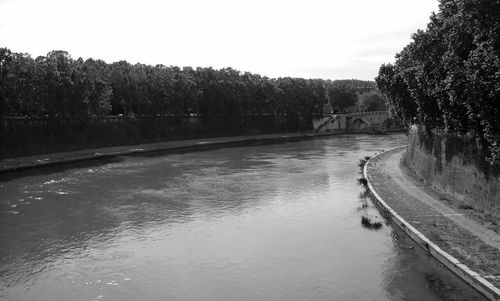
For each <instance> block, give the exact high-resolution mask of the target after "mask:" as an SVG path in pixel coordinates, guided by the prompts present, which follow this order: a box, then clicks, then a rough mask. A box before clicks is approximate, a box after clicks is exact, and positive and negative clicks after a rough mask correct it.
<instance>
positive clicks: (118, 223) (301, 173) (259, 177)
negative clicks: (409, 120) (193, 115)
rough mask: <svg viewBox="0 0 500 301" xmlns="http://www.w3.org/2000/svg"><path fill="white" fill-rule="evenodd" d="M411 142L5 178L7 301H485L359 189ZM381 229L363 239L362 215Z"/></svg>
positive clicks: (192, 156)
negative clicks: (368, 167) (364, 166)
mask: <svg viewBox="0 0 500 301" xmlns="http://www.w3.org/2000/svg"><path fill="white" fill-rule="evenodd" d="M405 140H406V136H404V135H386V136H368V135H359V136H347V135H346V136H334V137H329V138H322V139H311V140H302V141H296V142H286V143H278V144H266V145H249V146H245V147H233V148H229V147H228V148H218V149H212V150H205V151H200V152H190V153H183V154H160V155H154V156H153V155H149V156H134V157H120V158H116V159H113V160H108V161H101V162H87V163H81V164H77V165H68V166H62V167H53V168H46V169H42V170H37V171H30V172H24V173H15V174H10V175H3V176H2V179H1V182H0V198H1V203H0V205H1V207H0V227H1V228H0V230H1V232H0V256H1V257H0V260H1V261H0V276H1V283H0V299H2V300H482V297H481V296H480V295H478V294H477V293H476V292H474V291H473V290H472V289H470V288H469V287H468V286H466V285H465V284H463V283H462V282H461V281H460V280H458V279H457V278H456V277H455V276H454V275H452V274H451V273H449V272H448V271H446V270H445V269H444V268H442V267H441V266H440V265H439V264H437V263H436V262H435V261H434V260H433V259H431V258H429V257H428V256H427V255H426V254H425V253H424V252H423V251H422V250H420V249H419V248H418V247H416V248H413V243H412V241H411V240H409V239H408V238H407V237H406V236H404V234H402V233H401V232H399V231H398V230H396V229H394V228H393V227H392V226H390V225H387V224H385V222H384V220H383V219H382V218H381V217H380V215H379V213H378V211H377V210H376V208H374V207H373V204H372V203H371V201H370V199H369V198H368V197H367V196H366V194H364V193H363V191H364V189H363V187H361V186H359V185H358V184H357V181H356V180H357V178H359V177H360V174H359V171H360V169H359V168H358V166H357V163H358V161H359V159H360V158H362V157H364V156H369V155H373V154H374V153H375V152H379V151H381V150H382V149H387V148H390V147H394V146H399V145H401V144H404V143H405ZM362 216H367V217H369V218H371V219H372V220H373V221H380V222H382V223H383V226H382V228H381V229H379V230H373V229H366V228H364V227H362V225H361V222H360V221H361V217H362Z"/></svg>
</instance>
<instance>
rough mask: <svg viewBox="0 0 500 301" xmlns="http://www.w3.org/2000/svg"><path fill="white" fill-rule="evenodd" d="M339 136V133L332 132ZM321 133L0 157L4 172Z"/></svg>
mask: <svg viewBox="0 0 500 301" xmlns="http://www.w3.org/2000/svg"><path fill="white" fill-rule="evenodd" d="M330 135H335V134H330ZM318 136H328V134H326V135H325V134H322V135H318V134H316V135H315V134H310V133H282V134H268V135H251V136H233V137H219V138H207V139H190V140H177V141H168V142H160V143H149V144H138V145H122V146H114V147H103V148H93V149H84V150H77V151H69V152H60V153H49V154H40V155H35V156H29V157H15V158H7V159H3V160H0V173H4V172H12V171H19V170H25V169H31V168H39V167H43V166H49V165H59V164H66V163H74V162H80V161H88V160H98V159H105V158H112V157H117V156H124V155H134V154H144V153H154V152H168V151H189V150H194V149H196V150H200V149H204V148H211V147H217V146H223V145H224V146H230V145H239V144H241V143H252V142H253V143H258V142H273V141H291V140H296V139H307V138H313V137H318Z"/></svg>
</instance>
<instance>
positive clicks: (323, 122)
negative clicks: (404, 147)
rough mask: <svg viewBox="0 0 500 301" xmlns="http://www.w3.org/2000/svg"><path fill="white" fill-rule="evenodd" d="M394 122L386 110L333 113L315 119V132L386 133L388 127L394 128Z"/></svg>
mask: <svg viewBox="0 0 500 301" xmlns="http://www.w3.org/2000/svg"><path fill="white" fill-rule="evenodd" d="M393 124H394V120H393V119H392V118H391V117H390V116H389V113H387V112H386V111H372V112H358V113H349V114H332V115H327V116H324V117H322V118H314V119H313V128H314V132H315V133H329V132H347V133H359V132H375V133H385V132H386V131H387V129H390V128H392V126H393Z"/></svg>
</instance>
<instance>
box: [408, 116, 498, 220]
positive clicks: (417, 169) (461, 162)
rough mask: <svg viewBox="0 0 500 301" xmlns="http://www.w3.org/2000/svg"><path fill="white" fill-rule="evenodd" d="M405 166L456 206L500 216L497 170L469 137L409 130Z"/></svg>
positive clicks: (415, 129)
mask: <svg viewBox="0 0 500 301" xmlns="http://www.w3.org/2000/svg"><path fill="white" fill-rule="evenodd" d="M405 163H406V165H407V166H408V168H409V169H410V170H411V171H412V172H414V173H415V174H416V175H417V176H419V177H421V178H422V179H424V180H425V181H426V183H427V184H429V185H431V186H433V187H434V188H435V189H437V190H438V191H441V192H443V193H445V194H447V195H449V196H450V197H451V198H452V199H453V200H456V201H457V202H459V206H460V205H461V206H462V208H464V207H463V206H471V207H473V208H474V209H478V210H480V211H481V210H483V211H490V212H491V213H493V214H495V215H497V216H498V214H500V170H499V169H498V168H499V167H498V166H490V165H489V163H488V162H487V161H486V152H485V150H484V149H483V148H482V147H481V145H480V144H479V143H478V142H477V141H476V139H475V138H474V137H472V136H470V135H465V136H458V135H450V134H444V133H440V132H437V131H436V132H434V134H433V135H432V137H428V136H427V135H425V134H424V131H423V130H422V129H421V128H419V127H417V126H412V127H411V129H410V132H409V135H408V148H407V152H406V154H405Z"/></svg>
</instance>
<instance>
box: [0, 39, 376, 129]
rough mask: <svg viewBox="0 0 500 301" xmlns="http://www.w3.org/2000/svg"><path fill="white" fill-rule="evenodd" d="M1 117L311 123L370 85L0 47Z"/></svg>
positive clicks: (349, 105)
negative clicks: (271, 118) (325, 109)
mask: <svg viewBox="0 0 500 301" xmlns="http://www.w3.org/2000/svg"><path fill="white" fill-rule="evenodd" d="M0 67H1V75H0V76H1V77H0V83H1V86H0V87H1V91H0V97H2V101H1V103H2V105H3V110H2V112H3V115H4V116H47V117H54V118H55V117H70V116H71V117H85V118H87V117H97V118H98V117H102V116H107V115H120V114H122V115H124V116H153V115H154V116H158V115H161V116H186V115H190V116H192V115H197V116H201V117H202V118H203V120H204V121H206V122H216V123H219V124H228V125H230V124H240V125H243V126H244V125H245V123H247V122H250V121H252V120H253V119H255V118H259V117H261V116H274V117H275V118H281V119H286V120H287V121H288V122H289V123H295V124H311V122H310V120H311V118H312V116H313V115H315V114H319V115H320V114H322V113H323V107H324V104H325V103H327V102H330V103H331V105H332V107H333V108H334V109H336V110H337V111H339V112H342V111H349V110H355V109H356V104H357V101H358V95H359V94H361V93H368V92H370V91H373V90H374V89H375V83H374V82H370V81H360V80H339V81H330V80H321V79H302V78H289V77H286V78H278V79H270V78H267V77H262V76H260V75H256V74H251V73H248V72H244V73H243V72H240V71H237V70H234V69H231V68H224V69H221V70H215V69H212V68H197V69H192V68H189V67H186V68H183V69H181V68H179V67H172V66H171V67H166V66H163V65H156V66H149V65H143V64H135V65H132V64H129V63H128V62H125V61H120V62H115V63H112V64H107V63H106V62H104V61H101V60H94V59H87V60H83V59H81V58H79V59H72V58H71V56H70V55H69V54H68V53H67V52H64V51H52V52H50V53H48V54H47V56H40V57H37V58H35V59H33V58H31V57H30V56H29V55H27V54H23V53H13V52H11V51H10V50H8V49H6V48H2V49H0Z"/></svg>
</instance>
